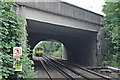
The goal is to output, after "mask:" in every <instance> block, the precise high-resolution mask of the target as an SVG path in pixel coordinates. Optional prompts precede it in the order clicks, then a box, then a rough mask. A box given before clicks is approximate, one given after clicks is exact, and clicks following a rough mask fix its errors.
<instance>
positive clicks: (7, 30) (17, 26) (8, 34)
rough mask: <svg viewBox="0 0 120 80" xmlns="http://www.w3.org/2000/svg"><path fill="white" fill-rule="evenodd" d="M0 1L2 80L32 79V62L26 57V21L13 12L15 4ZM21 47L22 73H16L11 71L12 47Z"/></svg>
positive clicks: (0, 61)
mask: <svg viewBox="0 0 120 80" xmlns="http://www.w3.org/2000/svg"><path fill="white" fill-rule="evenodd" d="M5 1H7V0H0V9H1V15H0V22H1V23H0V24H1V25H0V39H1V45H0V49H1V51H0V59H1V60H0V63H1V64H2V65H1V69H0V75H1V77H0V78H1V79H2V80H7V79H9V80H10V79H11V78H22V79H23V78H32V77H34V76H35V72H34V69H33V67H32V61H31V60H29V58H28V57H27V54H28V51H29V48H28V45H27V43H26V42H27V38H26V36H27V32H26V30H25V26H26V21H25V20H24V19H22V18H21V17H20V16H19V15H18V14H17V13H16V12H15V11H14V10H15V9H16V3H15V2H10V0H9V2H5ZM20 46H21V47H22V48H23V52H22V53H23V55H22V71H20V72H17V74H16V72H15V71H14V69H13V47H20Z"/></svg>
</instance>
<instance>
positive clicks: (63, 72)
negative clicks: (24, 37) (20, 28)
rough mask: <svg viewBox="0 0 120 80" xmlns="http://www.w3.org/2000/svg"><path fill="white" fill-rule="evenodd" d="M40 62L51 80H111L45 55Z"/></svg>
mask: <svg viewBox="0 0 120 80" xmlns="http://www.w3.org/2000/svg"><path fill="white" fill-rule="evenodd" d="M42 58H43V60H40V63H41V65H42V66H43V69H44V71H45V72H46V74H47V75H48V77H49V80H58V79H60V80H111V78H110V77H107V76H104V75H101V74H98V73H96V72H93V71H91V70H88V69H86V68H84V67H78V66H75V65H72V64H70V63H67V62H64V61H61V60H54V59H53V58H51V57H48V56H46V55H43V57H42Z"/></svg>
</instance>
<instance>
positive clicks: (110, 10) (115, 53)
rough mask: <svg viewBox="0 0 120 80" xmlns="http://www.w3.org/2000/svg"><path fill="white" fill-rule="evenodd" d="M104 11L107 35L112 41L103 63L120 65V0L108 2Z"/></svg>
mask: <svg viewBox="0 0 120 80" xmlns="http://www.w3.org/2000/svg"><path fill="white" fill-rule="evenodd" d="M103 12H104V13H105V17H104V21H105V25H104V30H105V33H106V36H105V37H106V38H107V39H108V40H109V41H110V44H109V47H108V50H107V52H106V54H104V56H103V64H105V65H110V66H117V67H120V1H119V2H106V4H105V5H104V9H103Z"/></svg>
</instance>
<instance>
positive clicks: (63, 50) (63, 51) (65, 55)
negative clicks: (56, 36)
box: [61, 44, 67, 60]
mask: <svg viewBox="0 0 120 80" xmlns="http://www.w3.org/2000/svg"><path fill="white" fill-rule="evenodd" d="M61 46H62V59H64V60H67V50H66V48H65V46H64V45H63V44H61Z"/></svg>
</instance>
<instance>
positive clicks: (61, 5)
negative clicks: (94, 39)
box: [18, 1, 103, 25]
mask: <svg viewBox="0 0 120 80" xmlns="http://www.w3.org/2000/svg"><path fill="white" fill-rule="evenodd" d="M18 4H19V5H24V6H27V7H30V8H34V9H38V10H42V11H47V12H50V13H53V14H56V15H61V16H66V17H70V18H74V19H77V20H82V21H87V22H89V23H93V24H97V25H103V20H102V17H103V16H102V15H100V14H97V13H94V12H92V11H89V10H86V9H83V8H80V7H77V6H74V5H71V4H69V3H66V2H59V1H58V2H18Z"/></svg>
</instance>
